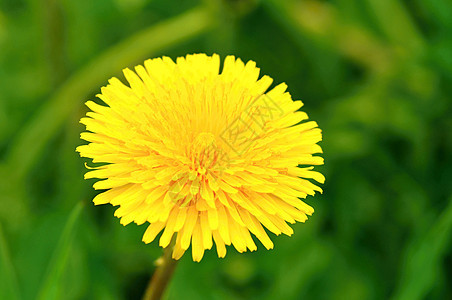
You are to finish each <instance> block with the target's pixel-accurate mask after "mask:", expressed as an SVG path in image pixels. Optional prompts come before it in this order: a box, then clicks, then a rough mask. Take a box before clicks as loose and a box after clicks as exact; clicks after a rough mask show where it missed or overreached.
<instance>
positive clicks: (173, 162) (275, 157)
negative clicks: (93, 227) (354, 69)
mask: <svg viewBox="0 0 452 300" xmlns="http://www.w3.org/2000/svg"><path fill="white" fill-rule="evenodd" d="M124 75H125V77H126V79H127V81H128V82H129V84H130V87H128V86H126V85H124V84H122V83H121V82H120V81H119V80H118V79H117V78H112V79H110V81H109V84H108V85H107V86H106V87H103V88H102V93H101V94H100V95H97V96H98V97H99V98H100V99H101V100H102V101H103V102H105V104H106V105H107V106H104V105H99V104H96V103H94V102H92V101H88V102H87V103H86V105H87V106H88V107H89V108H90V109H91V110H92V111H90V112H88V113H87V117H84V118H82V119H81V123H83V124H85V125H86V129H87V131H88V132H83V133H82V134H81V138H82V139H84V140H86V141H88V142H89V144H88V145H83V146H79V147H78V148H77V151H78V152H80V155H81V156H83V157H88V158H92V160H93V162H94V163H103V165H102V166H100V167H97V168H95V169H94V170H91V171H89V172H87V173H86V175H85V178H86V179H88V178H99V179H104V180H101V181H97V182H96V183H95V184H94V188H95V189H99V190H107V191H104V192H102V193H101V194H99V195H97V196H96V197H95V198H94V200H93V201H94V204H96V205H98V204H106V203H111V204H112V205H114V206H118V205H119V208H118V209H117V210H116V211H115V216H117V217H118V218H121V224H123V225H127V224H129V223H131V222H135V223H136V224H138V225H141V224H144V223H145V222H149V223H150V225H149V226H148V228H147V230H146V232H145V233H144V236H143V241H144V242H145V243H150V242H152V241H153V240H154V239H155V238H156V237H157V235H158V234H159V233H160V232H161V231H163V233H162V234H161V236H160V240H159V244H160V246H161V247H164V248H165V247H168V246H169V245H170V242H171V240H172V237H173V235H176V238H175V246H174V250H173V258H175V259H179V258H180V257H181V256H182V255H183V254H184V252H185V251H186V250H187V249H188V248H189V246H190V244H191V246H192V256H193V260H194V261H200V260H201V259H202V257H203V255H204V251H205V249H211V248H212V246H213V242H215V244H216V249H217V252H218V256H219V257H224V256H225V255H226V247H225V246H226V245H231V244H232V245H233V246H234V247H235V248H236V249H237V251H239V252H244V251H246V250H247V249H249V250H251V251H254V250H256V249H257V247H256V244H255V242H254V240H253V238H252V236H251V234H250V232H251V233H252V234H253V235H254V236H255V237H256V238H257V239H258V240H260V242H261V243H262V244H263V245H264V247H265V248H267V249H271V248H273V243H272V241H271V240H270V238H269V237H268V235H267V232H266V230H265V229H264V227H265V228H266V229H267V230H268V231H271V232H273V233H275V234H276V235H279V234H281V233H284V234H287V235H291V234H292V233H293V230H292V228H291V227H290V226H289V225H288V224H287V223H295V221H299V222H304V221H306V219H307V215H311V214H312V213H313V211H314V210H313V209H312V208H311V207H310V206H309V205H307V204H305V203H304V202H303V201H301V200H300V199H299V198H306V196H307V195H314V193H315V191H320V192H321V191H322V190H321V189H320V188H319V187H318V186H316V185H315V184H313V183H312V182H311V181H309V180H308V179H314V180H315V181H317V182H320V183H323V182H324V177H323V175H322V174H320V173H318V172H315V171H312V169H313V167H312V165H320V164H323V159H322V158H321V157H318V156H313V154H316V153H322V150H321V148H320V147H319V146H318V145H317V143H318V142H319V141H320V140H321V139H322V136H321V131H320V129H319V128H317V124H316V123H315V122H313V121H310V122H302V121H305V120H307V119H308V116H307V115H306V113H304V112H301V111H298V109H299V108H300V107H301V106H302V105H303V104H302V102H301V101H293V100H292V99H291V96H290V94H289V93H287V92H286V88H287V87H286V85H285V84H280V85H278V86H276V87H275V88H273V89H272V90H271V91H269V92H267V93H265V92H266V90H267V89H268V88H269V86H270V85H271V83H272V79H271V78H270V77H268V76H263V77H262V78H260V79H259V69H258V68H256V64H255V62H253V61H249V62H248V63H246V64H244V63H243V62H242V61H241V60H240V59H235V58H234V57H233V56H228V57H226V59H225V61H224V66H223V69H222V71H221V73H220V58H219V56H218V55H213V56H207V55H205V54H194V55H187V56H186V57H185V58H184V57H179V58H178V59H177V61H176V62H173V61H172V60H171V59H170V58H168V57H163V58H157V59H152V60H147V61H145V62H144V67H143V66H141V65H140V66H137V67H136V68H135V72H133V71H131V70H130V69H125V70H124ZM262 225H263V226H262ZM212 239H213V241H212Z"/></svg>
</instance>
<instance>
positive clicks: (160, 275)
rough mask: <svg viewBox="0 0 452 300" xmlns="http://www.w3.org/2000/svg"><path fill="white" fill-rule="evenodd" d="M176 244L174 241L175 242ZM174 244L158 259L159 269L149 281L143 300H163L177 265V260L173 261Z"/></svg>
mask: <svg viewBox="0 0 452 300" xmlns="http://www.w3.org/2000/svg"><path fill="white" fill-rule="evenodd" d="M173 242H174V241H173ZM173 247H174V243H171V245H169V246H168V247H166V248H165V251H164V253H163V255H162V256H161V257H160V258H159V259H157V261H156V264H157V269H156V270H155V272H154V275H152V277H151V280H149V283H148V286H147V288H146V292H145V293H144V296H143V300H158V299H161V298H162V296H163V293H164V292H165V289H166V287H167V285H168V283H169V282H170V280H171V277H172V275H173V273H174V269H175V268H176V265H177V262H178V261H177V260H174V259H172V257H171V254H172V252H173Z"/></svg>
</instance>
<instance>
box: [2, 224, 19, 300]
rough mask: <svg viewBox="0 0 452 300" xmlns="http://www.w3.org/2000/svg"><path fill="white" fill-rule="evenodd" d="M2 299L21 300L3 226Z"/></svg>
mask: <svg viewBox="0 0 452 300" xmlns="http://www.w3.org/2000/svg"><path fill="white" fill-rule="evenodd" d="M0 280H1V283H0V287H2V288H1V289H0V298H2V299H11V300H14V299H16V300H18V299H21V296H20V290H19V284H18V282H17V274H16V270H15V267H14V264H13V262H12V260H11V255H10V253H9V250H8V243H7V241H6V238H5V235H4V234H3V228H2V224H0Z"/></svg>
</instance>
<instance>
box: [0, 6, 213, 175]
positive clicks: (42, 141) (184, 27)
mask: <svg viewBox="0 0 452 300" xmlns="http://www.w3.org/2000/svg"><path fill="white" fill-rule="evenodd" d="M213 24H214V18H213V17H212V16H211V13H210V11H209V10H208V9H207V8H204V7H198V8H194V9H192V10H190V11H188V12H186V13H183V14H182V15H179V16H176V17H174V18H172V19H169V20H166V21H163V22H162V23H159V24H156V25H154V26H152V27H150V28H147V29H145V30H143V31H141V32H138V33H137V34H135V35H134V36H132V37H130V38H128V39H126V40H124V41H122V42H120V43H119V44H118V45H116V46H113V47H112V48H110V49H108V50H107V51H106V52H105V53H103V54H101V55H100V56H98V57H96V58H95V59H93V60H92V62H91V63H89V64H88V65H87V66H86V67H84V68H82V69H81V70H80V71H78V72H77V73H75V74H74V75H73V76H72V77H70V78H69V79H68V80H67V81H66V82H65V83H64V84H63V85H62V86H61V87H60V88H59V89H58V90H57V91H56V92H55V93H54V95H53V96H52V97H51V98H50V100H49V101H48V102H46V103H45V104H44V105H43V106H42V107H41V109H40V110H39V111H38V112H37V113H36V115H35V116H34V117H33V118H32V119H31V120H30V121H29V122H28V123H27V124H26V125H25V126H24V127H23V128H22V130H21V131H20V132H19V133H18V134H17V135H16V138H15V140H13V141H12V142H11V146H10V148H9V153H8V154H7V156H6V159H7V160H6V163H7V167H8V169H10V171H11V174H10V175H11V176H12V177H13V178H14V179H16V180H21V179H22V178H23V176H24V175H25V174H26V173H27V172H28V171H29V169H30V168H31V167H32V166H33V164H34V163H35V162H36V160H37V159H38V157H39V154H40V153H41V152H42V150H43V149H44V147H45V145H46V144H47V143H48V142H49V140H50V139H51V138H52V136H54V135H55V133H56V132H57V131H58V129H59V128H60V127H61V124H63V123H64V121H65V120H66V118H67V116H68V115H69V114H70V113H71V112H72V111H73V110H74V109H76V108H77V106H79V105H80V103H81V102H84V101H85V100H87V99H85V97H86V96H87V95H88V93H90V92H91V91H93V90H94V89H95V88H96V87H98V86H100V85H101V84H102V83H103V82H106V80H107V79H108V78H109V77H111V76H113V75H114V74H116V73H118V72H119V71H120V70H121V69H123V68H125V67H127V66H129V65H131V64H134V63H136V62H138V61H141V60H143V59H145V58H148V57H149V56H150V55H152V53H155V52H157V51H162V50H164V49H166V48H169V47H171V46H173V45H176V44H178V43H180V42H182V41H184V40H187V39H189V38H192V37H195V36H197V35H199V34H201V33H203V32H205V31H207V30H208V29H209V28H211V27H212V26H213Z"/></svg>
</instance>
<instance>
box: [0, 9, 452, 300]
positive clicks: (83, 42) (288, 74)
mask: <svg viewBox="0 0 452 300" xmlns="http://www.w3.org/2000/svg"><path fill="white" fill-rule="evenodd" d="M43 3H44V5H43ZM451 36H452V4H451V3H450V1H447V0H431V1H423V0H413V1H401V0H400V1H398V0H364V1H361V0H360V1H358V0H351V1H350V0H330V1H320V0H318V1H312V0H303V1H301V0H300V1H295V0H286V1H283V0H281V1H280V0H260V1H257V0H256V1H251V0H249V1H248V0H246V1H245V0H244V1H237V0H229V1H226V0H211V1H195V0H186V1H178V2H177V4H176V2H173V1H164V0H98V1H89V0H81V1H72V0H62V1H57V0H42V1H38V0H28V1H25V0H1V1H0V176H1V178H2V180H1V181H0V298H1V299H3V298H4V299H36V298H39V299H140V297H141V295H142V293H143V291H144V289H145V286H146V283H147V280H148V278H149V277H150V275H151V274H152V272H153V270H154V264H153V262H154V260H155V259H156V258H157V257H158V256H159V255H160V254H161V249H160V248H159V247H158V245H157V243H152V244H150V245H145V244H144V243H142V242H141V236H142V234H143V232H144V230H145V227H144V226H136V225H128V226H127V227H125V228H124V227H123V226H122V225H120V224H119V220H118V219H116V218H114V217H113V211H114V209H113V208H112V207H110V206H101V207H94V205H93V204H92V203H91V199H92V198H93V197H94V196H95V195H96V193H95V191H93V189H92V187H91V185H92V183H93V181H91V180H88V181H84V180H83V173H84V163H85V162H86V161H85V160H83V159H80V158H79V157H78V154H77V153H75V147H76V146H78V145H80V144H82V143H83V142H82V141H80V140H79V133H80V132H81V131H82V130H83V126H82V125H80V124H79V123H78V120H79V119H80V117H82V116H83V115H84V113H85V112H86V108H85V107H84V105H83V103H84V102H86V101H87V100H90V99H91V100H92V99H94V98H95V94H96V93H98V92H99V90H100V87H101V86H102V85H105V84H106V82H107V80H108V79H109V78H110V77H111V76H118V77H119V78H122V75H121V70H122V69H123V68H125V67H133V66H134V65H135V64H138V63H141V62H142V61H143V60H144V59H146V58H151V57H158V56H161V55H167V56H170V57H172V58H176V57H178V56H183V55H185V54H187V53H194V52H205V53H208V54H211V53H218V54H220V55H221V56H222V57H224V56H225V55H227V54H234V55H236V56H239V57H241V58H242V59H243V60H250V59H252V60H254V61H256V62H257V64H258V66H259V67H260V68H261V71H262V74H268V75H270V76H271V77H273V78H274V79H275V84H277V83H280V82H286V83H287V84H288V86H289V91H290V93H291V94H292V96H293V98H294V99H301V100H303V102H304V103H305V107H304V108H303V109H304V110H305V111H306V112H307V113H308V114H309V116H310V118H311V119H313V120H316V121H317V122H318V123H319V126H320V127H321V128H322V130H323V134H324V140H323V141H322V143H321V146H322V148H323V149H324V158H325V166H322V167H320V168H319V169H320V170H321V171H322V172H323V173H324V174H325V176H326V179H327V180H326V183H325V184H324V186H323V188H324V194H323V195H318V196H315V197H313V198H312V197H311V198H308V199H307V202H308V203H309V204H311V205H312V206H313V207H314V208H315V210H316V212H315V213H314V215H313V216H312V217H311V218H310V219H309V220H308V221H307V223H306V224H296V225H294V226H293V228H294V231H295V234H294V235H293V236H292V237H284V236H279V237H272V240H273V241H274V243H275V249H274V250H271V251H266V250H264V249H263V247H259V250H258V251H257V252H254V253H245V254H239V253H237V252H236V251H235V250H234V249H232V248H229V249H228V250H229V251H228V254H227V256H226V258H224V259H218V258H217V257H216V254H215V251H209V252H208V253H206V255H205V257H204V259H203V260H202V262H201V263H194V262H192V261H191V257H190V255H185V256H184V257H183V258H182V260H181V262H180V265H179V266H178V269H177V270H176V273H175V277H174V280H173V282H172V283H171V285H170V287H169V290H168V294H167V297H168V298H170V299H181V298H183V299H200V298H201V299H204V298H205V299H357V300H358V299H359V300H360V299H388V298H389V299H410V300H412V299H449V298H452V288H451V286H450V284H449V283H450V282H451V280H452V272H451V270H452V251H451V249H452V238H451V236H452V213H451V207H452V206H451V205H452V198H451V196H452V185H451V184H450V182H452V156H451V155H450V153H452V118H451V114H452V101H451V97H452V39H451V38H450V37H451ZM82 207H83V210H82Z"/></svg>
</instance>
